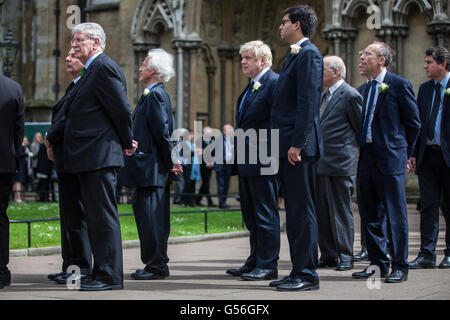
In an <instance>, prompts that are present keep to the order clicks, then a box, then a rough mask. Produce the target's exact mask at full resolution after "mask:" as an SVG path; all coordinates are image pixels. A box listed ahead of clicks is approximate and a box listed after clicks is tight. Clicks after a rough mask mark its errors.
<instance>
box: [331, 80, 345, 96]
mask: <svg viewBox="0 0 450 320" xmlns="http://www.w3.org/2000/svg"><path fill="white" fill-rule="evenodd" d="M343 83H344V80H343V79H341V80H339V81H338V82H336V83H335V84H333V85H332V86H331V87H329V88H328V91H329V93H330V95H332V94H333V93H334V92H335V91H336V90H337V89H339V87H340V86H341V85H342V84H343Z"/></svg>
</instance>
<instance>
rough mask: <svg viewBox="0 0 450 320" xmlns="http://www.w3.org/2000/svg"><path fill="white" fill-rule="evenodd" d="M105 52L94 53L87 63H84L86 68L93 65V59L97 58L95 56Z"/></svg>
mask: <svg viewBox="0 0 450 320" xmlns="http://www.w3.org/2000/svg"><path fill="white" fill-rule="evenodd" d="M102 53H103V52H98V53H96V54H94V55H93V56H92V57H90V58H89V59H88V61H86V64H85V65H84V68H85V69H86V70H87V69H88V68H89V66H90V65H91V63H92V61H94V60H95V58H97V57H98V56H99V55H101V54H102Z"/></svg>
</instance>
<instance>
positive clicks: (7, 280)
mask: <svg viewBox="0 0 450 320" xmlns="http://www.w3.org/2000/svg"><path fill="white" fill-rule="evenodd" d="M0 284H2V285H3V286H4V287H7V286H9V285H10V284H11V271H9V270H6V271H5V272H2V273H0Z"/></svg>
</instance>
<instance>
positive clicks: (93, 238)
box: [64, 23, 137, 291]
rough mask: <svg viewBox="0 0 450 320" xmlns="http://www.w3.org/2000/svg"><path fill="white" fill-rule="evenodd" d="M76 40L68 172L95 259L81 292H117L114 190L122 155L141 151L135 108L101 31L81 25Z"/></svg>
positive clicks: (120, 262)
mask: <svg viewBox="0 0 450 320" xmlns="http://www.w3.org/2000/svg"><path fill="white" fill-rule="evenodd" d="M72 35H73V38H72V41H71V44H72V49H73V51H74V56H75V58H77V59H78V60H80V61H81V63H83V64H84V68H83V69H82V72H81V78H80V80H79V81H78V82H77V84H76V85H75V87H74V88H73V89H72V90H71V91H70V92H69V93H68V96H67V104H66V110H65V115H66V125H65V131H64V168H65V170H66V172H67V173H73V174H75V175H76V176H77V178H78V184H79V188H80V194H81V202H82V203H83V207H84V212H85V218H86V223H87V227H88V233H89V241H90V245H91V249H92V254H93V258H94V266H93V269H92V275H91V278H90V279H86V278H85V279H84V280H83V279H82V280H81V290H88V291H100V290H117V289H122V288H123V257H122V239H121V230H120V222H119V216H118V212H117V203H116V185H117V172H118V170H119V168H120V167H122V166H123V164H124V162H123V153H125V154H127V155H131V154H133V152H134V151H135V150H136V148H137V143H136V142H134V141H132V129H131V125H132V123H131V108H130V105H129V102H128V99H127V94H126V82H125V77H124V75H123V73H122V70H121V69H120V67H119V66H118V65H117V63H116V62H114V61H113V60H111V59H110V58H109V57H108V56H106V55H105V54H104V53H103V50H104V49H105V45H106V36H105V33H104V31H103V29H102V27H101V26H100V25H98V24H96V23H83V24H80V25H77V26H75V28H74V29H73V30H72Z"/></svg>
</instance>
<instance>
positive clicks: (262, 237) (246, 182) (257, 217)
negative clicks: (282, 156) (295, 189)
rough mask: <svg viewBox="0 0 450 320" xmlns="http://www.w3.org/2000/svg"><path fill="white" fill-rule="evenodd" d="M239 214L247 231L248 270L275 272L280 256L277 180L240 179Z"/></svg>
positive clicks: (268, 177)
mask: <svg viewBox="0 0 450 320" xmlns="http://www.w3.org/2000/svg"><path fill="white" fill-rule="evenodd" d="M239 195H240V196H241V202H240V204H241V210H242V217H243V219H244V222H245V225H246V226H247V229H248V230H249V231H250V255H249V257H248V258H247V261H246V262H245V265H246V266H248V267H249V268H255V267H256V268H260V269H272V270H276V269H277V268H278V259H279V253H280V216H279V215H278V179H277V177H276V176H257V177H239Z"/></svg>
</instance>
